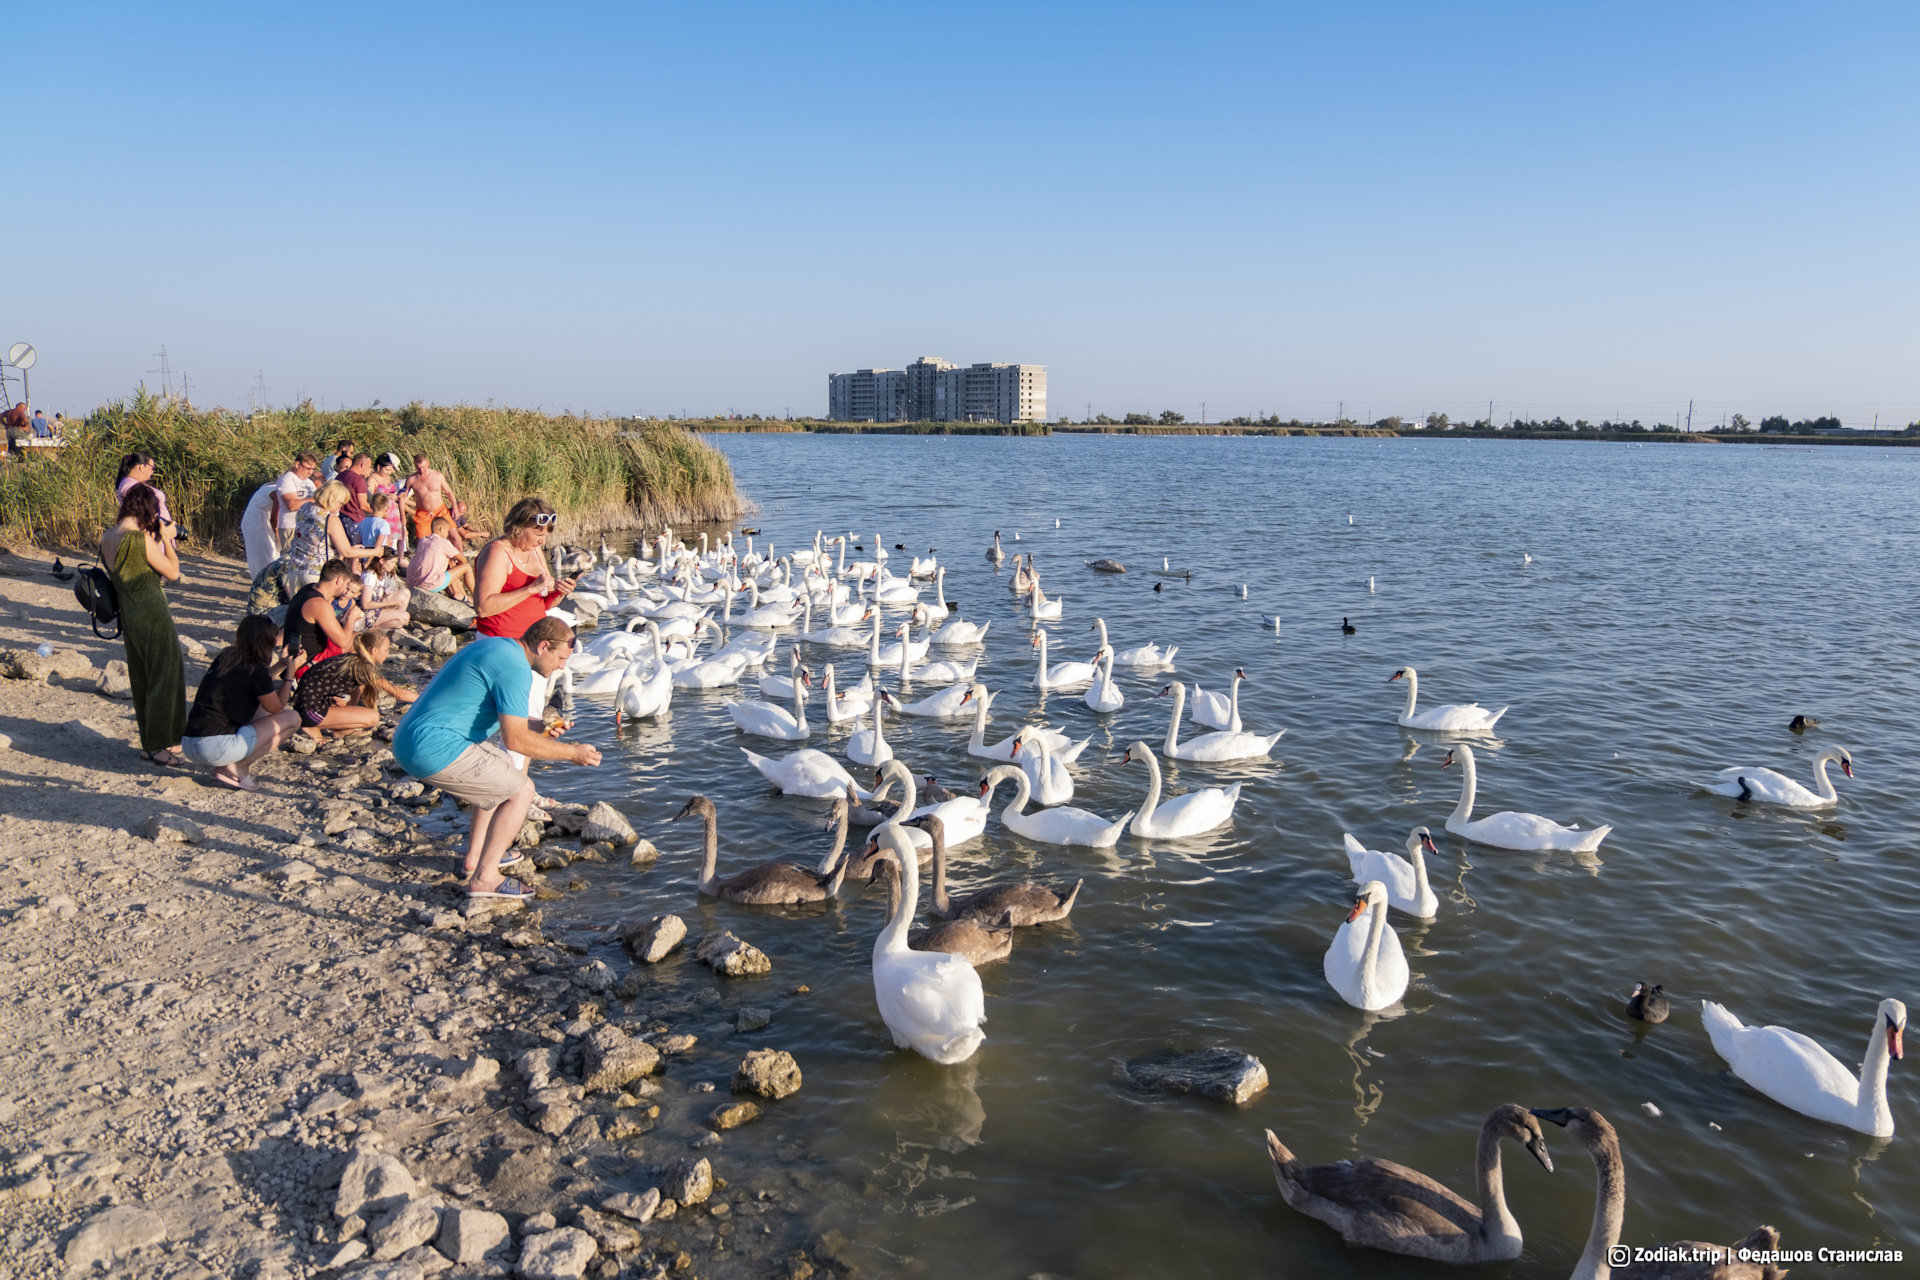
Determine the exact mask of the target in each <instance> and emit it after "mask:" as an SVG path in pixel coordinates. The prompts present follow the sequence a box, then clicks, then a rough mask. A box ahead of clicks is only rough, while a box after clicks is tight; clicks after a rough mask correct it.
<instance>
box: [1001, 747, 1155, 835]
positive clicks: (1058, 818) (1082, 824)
mask: <svg viewBox="0 0 1920 1280" xmlns="http://www.w3.org/2000/svg"><path fill="white" fill-rule="evenodd" d="M1008 779H1012V780H1013V799H1012V801H1010V802H1009V803H1008V805H1007V807H1006V808H1004V809H1002V810H1001V811H1000V822H1001V824H1002V825H1003V826H1005V827H1006V828H1007V830H1009V831H1011V832H1013V833H1014V834H1015V835H1017V836H1024V837H1026V838H1027V839H1029V840H1035V841H1038V842H1039V843H1041V844H1057V845H1066V846H1070V847H1074V848H1082V849H1111V848H1113V846H1115V845H1116V844H1119V843H1120V833H1121V832H1122V831H1124V830H1126V826H1127V822H1128V821H1129V820H1130V819H1131V818H1132V817H1133V811H1132V810H1128V811H1127V812H1126V813H1123V814H1121V815H1120V820H1119V821H1118V822H1109V821H1108V820H1107V819H1105V818H1103V817H1101V816H1100V815H1099V814H1097V813H1091V812H1089V811H1088V810H1086V809H1070V808H1059V809H1042V810H1040V812H1038V813H1022V812H1021V810H1023V809H1025V808H1026V807H1027V801H1028V800H1029V799H1030V798H1031V797H1032V794H1033V788H1032V784H1031V783H1030V782H1029V781H1028V780H1027V774H1026V770H1024V769H1021V768H1018V767H1017V766H1014V765H1010V764H1003V765H996V766H995V767H994V768H992V769H989V770H988V771H987V776H986V777H984V778H982V779H981V780H980V798H981V800H983V801H984V800H987V799H989V798H990V797H991V796H992V795H993V790H994V788H995V787H997V786H999V785H1000V784H1001V783H1002V782H1005V781H1007V780H1008Z"/></svg>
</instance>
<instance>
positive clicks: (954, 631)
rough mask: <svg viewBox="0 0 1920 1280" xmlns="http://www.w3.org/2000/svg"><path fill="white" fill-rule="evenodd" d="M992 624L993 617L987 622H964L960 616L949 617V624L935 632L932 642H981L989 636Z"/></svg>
mask: <svg viewBox="0 0 1920 1280" xmlns="http://www.w3.org/2000/svg"><path fill="white" fill-rule="evenodd" d="M992 625H993V620H992V619H991V618H989V619H988V620H987V621H985V622H962V621H961V620H960V619H959V618H955V617H949V618H948V619H947V625H946V626H944V627H942V628H940V629H939V630H938V631H936V632H934V633H933V637H932V639H931V641H930V643H932V644H937V645H942V646H945V645H962V644H980V643H981V642H982V641H984V640H985V639H986V638H987V628H988V627H990V626H992Z"/></svg>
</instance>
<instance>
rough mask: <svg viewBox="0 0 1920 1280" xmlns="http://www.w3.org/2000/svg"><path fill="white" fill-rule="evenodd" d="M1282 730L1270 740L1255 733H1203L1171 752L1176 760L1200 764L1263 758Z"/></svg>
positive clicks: (1223, 731) (1229, 731) (1228, 731)
mask: <svg viewBox="0 0 1920 1280" xmlns="http://www.w3.org/2000/svg"><path fill="white" fill-rule="evenodd" d="M1285 732H1286V730H1284V729H1282V730H1281V731H1280V733H1276V734H1274V735H1273V737H1272V738H1266V737H1263V736H1262V735H1260V734H1257V733H1235V732H1233V731H1232V730H1229V729H1222V730H1220V731H1219V732H1218V733H1203V734H1201V735H1200V736H1199V737H1197V738H1192V739H1189V740H1188V741H1186V742H1183V743H1181V744H1180V745H1179V748H1178V749H1177V750H1175V751H1174V752H1173V755H1174V757H1175V758H1176V759H1180V760H1196V761H1199V762H1201V763H1206V762H1209V761H1220V760H1251V759H1254V758H1255V757H1258V756H1264V755H1266V754H1267V752H1269V751H1271V750H1273V744H1274V743H1276V742H1278V741H1279V740H1280V734H1281V733H1285Z"/></svg>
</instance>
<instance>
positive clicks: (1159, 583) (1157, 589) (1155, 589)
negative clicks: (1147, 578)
mask: <svg viewBox="0 0 1920 1280" xmlns="http://www.w3.org/2000/svg"><path fill="white" fill-rule="evenodd" d="M1165 585H1166V584H1165V583H1164V582H1156V583H1154V584H1153V589H1154V591H1155V593H1158V592H1159V590H1160V588H1161V587H1163V586H1165Z"/></svg>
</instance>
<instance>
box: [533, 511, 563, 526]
mask: <svg viewBox="0 0 1920 1280" xmlns="http://www.w3.org/2000/svg"><path fill="white" fill-rule="evenodd" d="M559 519H560V517H559V516H557V515H552V514H548V515H544V516H535V517H534V518H533V522H534V524H536V525H537V526H539V527H540V528H542V529H544V528H546V527H547V526H548V525H550V524H554V523H556V522H558V521H559Z"/></svg>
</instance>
